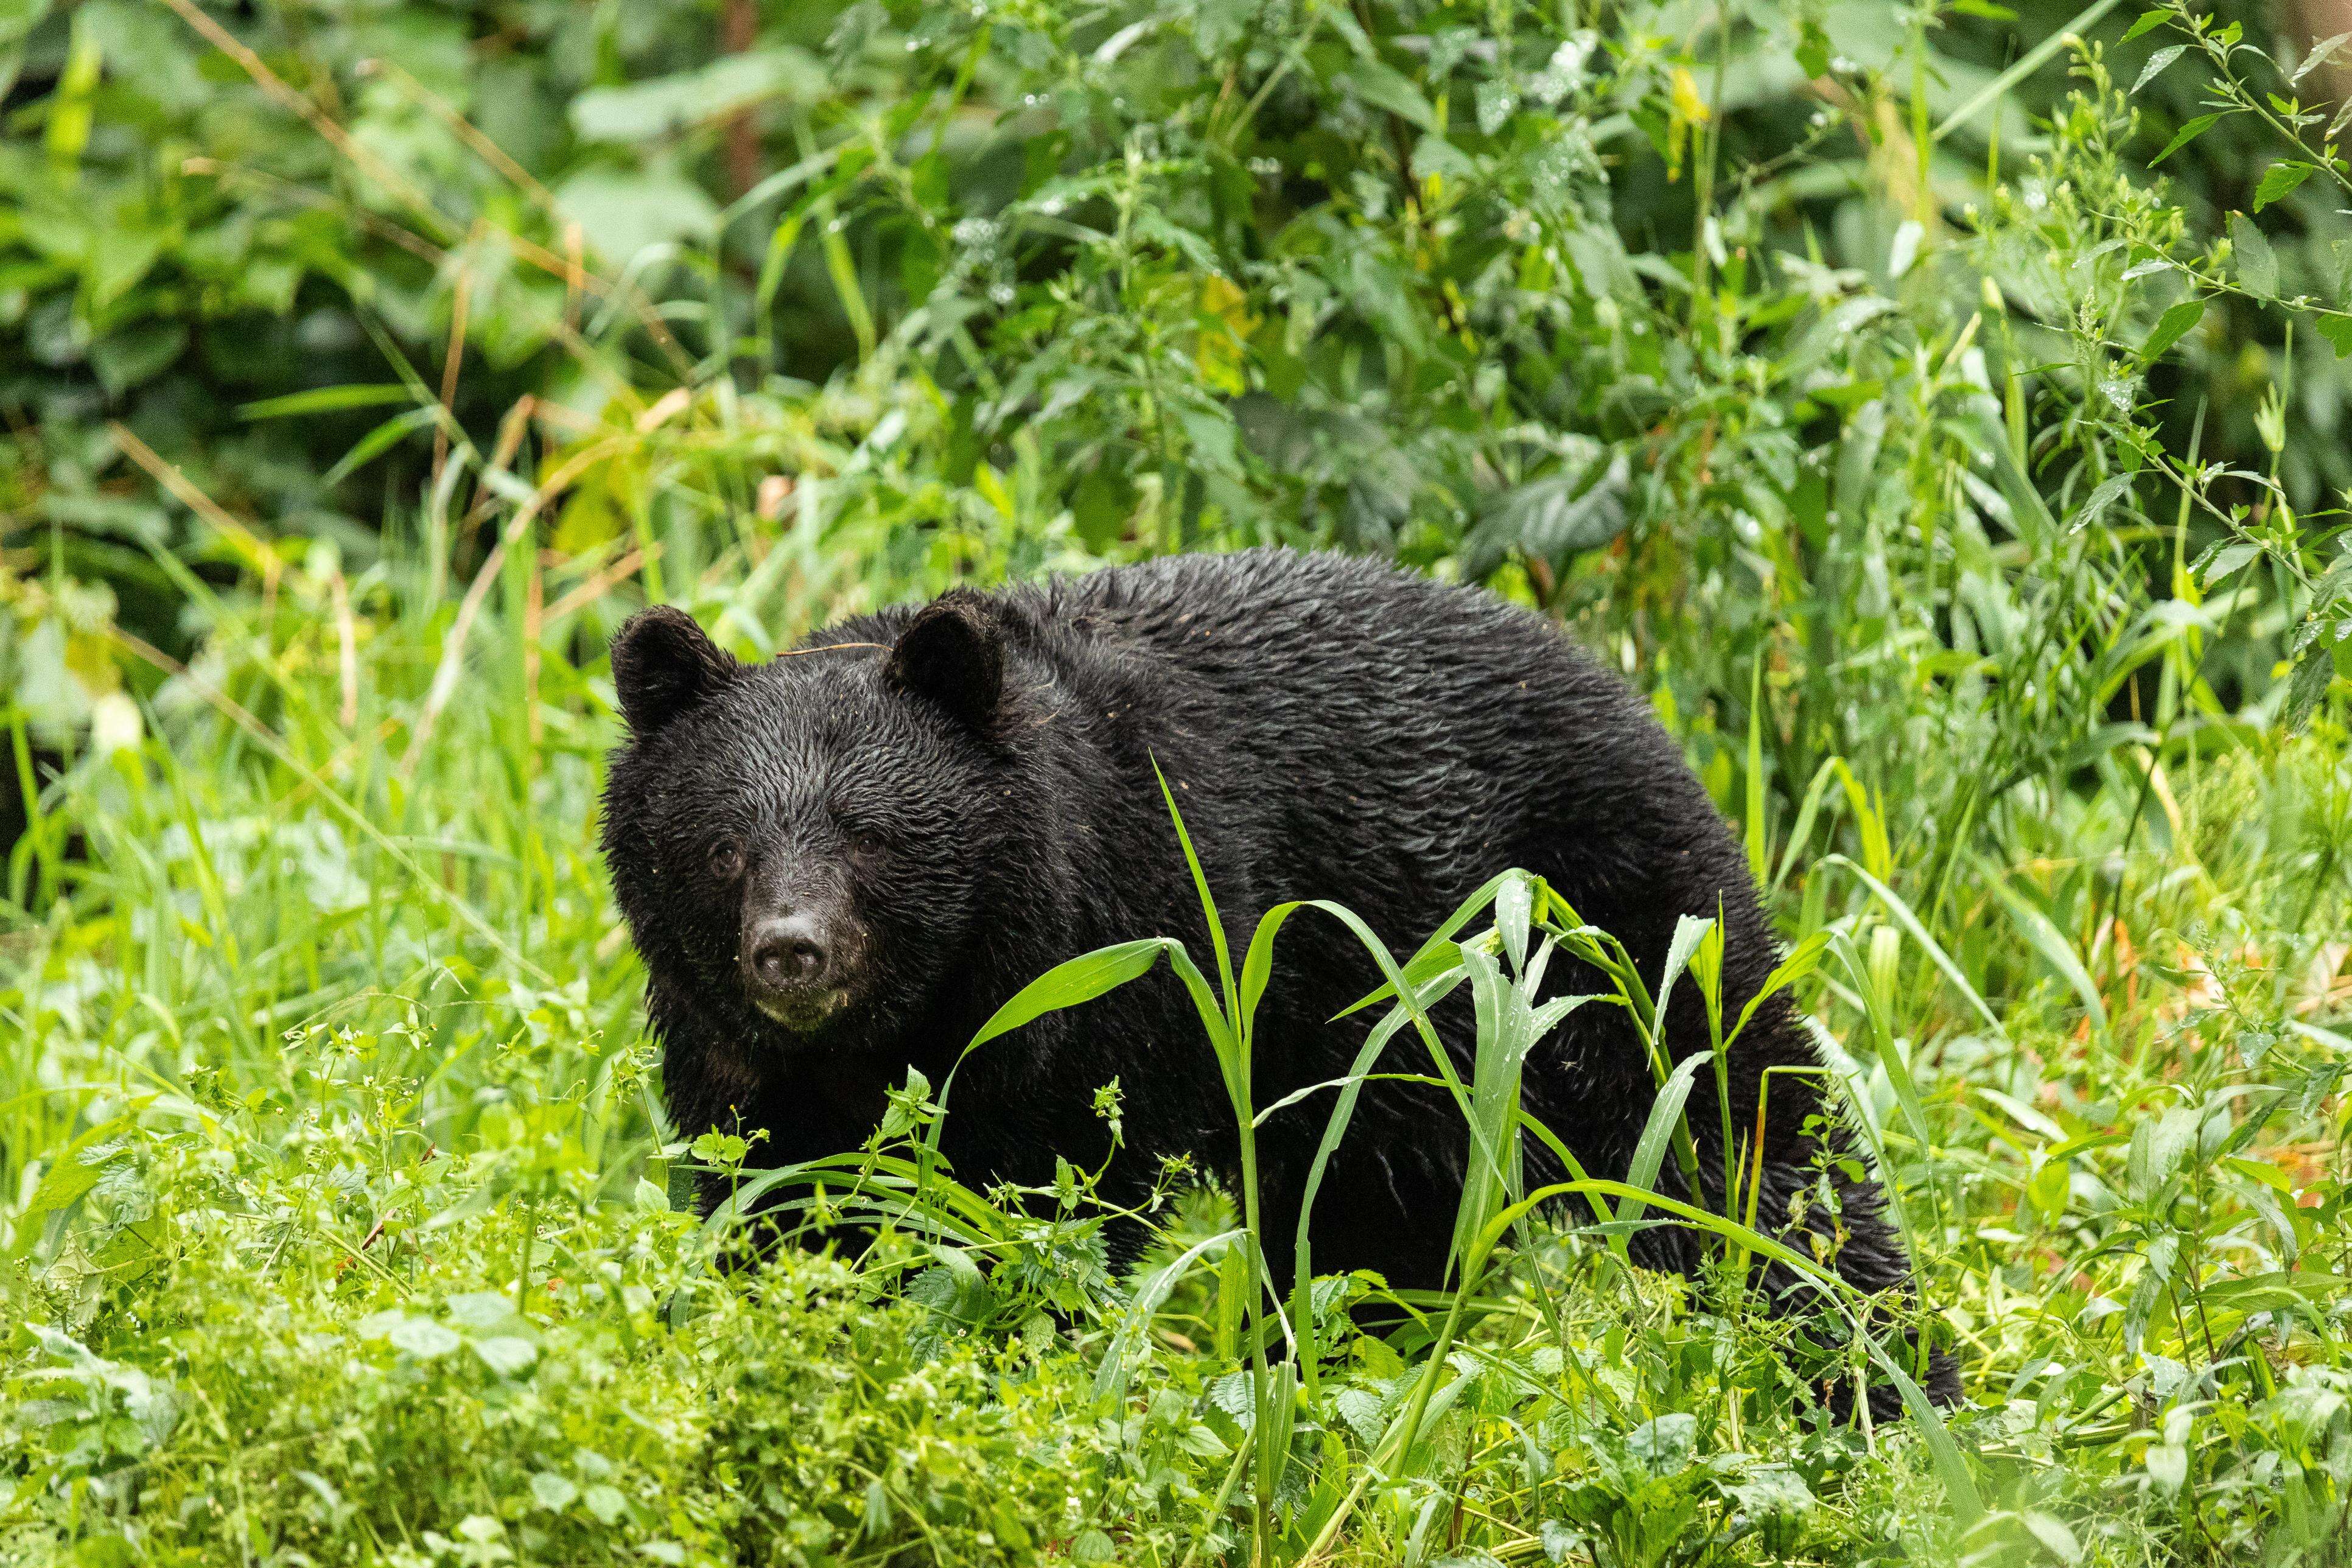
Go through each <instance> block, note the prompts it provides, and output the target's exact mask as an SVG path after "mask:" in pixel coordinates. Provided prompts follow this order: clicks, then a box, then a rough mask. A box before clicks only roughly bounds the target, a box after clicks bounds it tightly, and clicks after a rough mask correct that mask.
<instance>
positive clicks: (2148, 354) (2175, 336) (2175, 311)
mask: <svg viewBox="0 0 2352 1568" xmlns="http://www.w3.org/2000/svg"><path fill="white" fill-rule="evenodd" d="M2204 317H2205V301H2204V300H2181V301H2180V302H2179V303H2178V304H2176V305H2172V306H2170V307H2168V308H2167V309H2166V310H2165V312H2164V314H2163V315H2161V316H2158V318H2157V319H2156V330H2155V331H2151V332H2149V333H2148V334H2147V342H2146V343H2145V344H2144V345H2142V346H2141V348H2140V351H2139V357H2140V358H2141V359H2143V360H2152V359H2154V358H2156V357H2157V356H2158V354H2160V353H2164V351H2165V350H2167V349H2168V348H2170V347H2171V346H2172V345H2173V344H2175V343H2177V342H2179V341H2180V340H2181V339H2182V338H2183V337H2186V336H2187V335H2188V333H2189V328H2191V327H2193V326H2195V325H2196V324H2197V323H2198V322H2199V321H2202V320H2203V319H2204Z"/></svg>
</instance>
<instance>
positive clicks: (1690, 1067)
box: [1617, 916, 1715, 1226]
mask: <svg viewBox="0 0 2352 1568" xmlns="http://www.w3.org/2000/svg"><path fill="white" fill-rule="evenodd" d="M1687 918H1688V917H1687V916H1685V919H1687ZM1714 1059H1715V1053H1714V1052H1712V1051H1701V1052H1699V1053H1698V1054H1697V1055H1696V1056H1691V1057H1685V1058H1683V1060H1682V1062H1681V1063H1680V1064H1679V1065H1678V1066H1677V1067H1675V1070H1674V1071H1673V1072H1672V1073H1671V1074H1669V1075H1668V1076H1667V1079H1666V1083H1665V1087H1664V1089H1660V1090H1658V1097H1657V1098H1656V1099H1655V1100H1652V1101H1651V1102H1650V1118H1649V1120H1648V1121H1645V1122H1643V1124H1642V1136H1641V1139H1640V1141H1639V1142H1636V1143H1635V1144H1634V1145H1633V1165H1632V1166H1631V1167H1630V1168H1629V1169H1628V1170H1627V1171H1626V1173H1625V1185H1626V1186H1627V1187H1629V1188H1631V1189H1633V1194H1634V1195H1631V1196H1628V1197H1627V1198H1626V1199H1625V1201H1624V1202H1623V1203H1622V1204H1621V1205H1618V1209H1617V1219H1618V1223H1619V1224H1620V1225H1623V1226H1631V1225H1632V1224H1633V1222H1634V1221H1636V1220H1638V1219H1640V1218H1641V1217H1642V1210H1643V1207H1645V1206H1646V1205H1645V1201H1644V1194H1650V1193H1653V1192H1654V1191H1655V1189H1656V1186H1657V1181H1658V1167H1659V1166H1660V1165H1662V1164H1664V1163H1665V1156H1666V1144H1667V1143H1668V1142H1671V1141H1672V1140H1673V1138H1674V1135H1675V1128H1676V1127H1677V1126H1679V1125H1681V1122H1682V1119H1683V1106H1684V1104H1685V1101H1687V1100H1689V1099H1690V1091H1691V1079H1693V1078H1694V1077H1695V1076H1696V1074H1697V1072H1698V1069H1699V1068H1702V1067H1704V1066H1705V1065H1706V1064H1707V1063H1708V1062H1710V1061H1713V1060H1714Z"/></svg>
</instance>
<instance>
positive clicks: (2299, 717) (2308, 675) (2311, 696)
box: [2284, 642, 2336, 734]
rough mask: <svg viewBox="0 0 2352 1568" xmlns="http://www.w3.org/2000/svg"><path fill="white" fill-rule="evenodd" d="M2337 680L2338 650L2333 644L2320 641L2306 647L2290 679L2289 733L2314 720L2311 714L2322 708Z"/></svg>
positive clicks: (2288, 693)
mask: <svg viewBox="0 0 2352 1568" xmlns="http://www.w3.org/2000/svg"><path fill="white" fill-rule="evenodd" d="M2335 679H2336V653H2335V649H2334V648H2333V647H2331V646H2330V645H2328V644H2327V643H2326V642H2319V643H2315V644H2313V645H2312V646H2311V647H2307V648H2305V649H2304V651H2303V657H2302V658H2298V659H2296V660H2295V661H2294V675H2292V676H2291V677H2289V678H2288V682H2287V690H2286V713H2285V717H2284V722H2285V724H2286V729H2287V732H2288V733H2289V734H2294V732H2296V731H2300V730H2301V729H2302V728H2303V727H2304V726H2305V724H2308V723H2310V722H2311V716H2312V715H2313V714H2314V713H2316V712H2317V711H2319V704H2320V702H2321V700H2323V699H2325V698H2326V695H2327V688H2328V685H2329V683H2330V682H2332V681H2334V680H2335Z"/></svg>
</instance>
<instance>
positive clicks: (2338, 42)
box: [2286, 32, 2352, 87]
mask: <svg viewBox="0 0 2352 1568" xmlns="http://www.w3.org/2000/svg"><path fill="white" fill-rule="evenodd" d="M2347 40H2352V32H2346V33H2337V34H2336V35H2335V36H2334V37H2326V38H2322V39H2320V40H2319V42H2317V43H2315V44H2314V45H2312V46H2311V52H2310V53H2309V54H2307V55H2305V56H2304V57H2303V63H2302V64H2301V65H2299V66H2297V67H2295V68H2294V74H2293V75H2291V76H2289V77H2288V78H2287V79H2286V80H2287V85H2288V86H2289V87H2294V86H2297V85H2299V84H2300V83H2301V82H2302V80H2303V79H2304V78H2305V77H2306V76H2309V75H2310V74H2311V73H2312V72H2313V71H2315V70H2316V69H2317V68H2319V67H2320V65H2321V64H2322V63H2324V62H2325V61H2326V58H2327V57H2328V56H2330V55H2332V54H2334V53H2335V52H2336V50H2338V49H2340V48H2342V47H2344V45H2345V43H2346V41H2347Z"/></svg>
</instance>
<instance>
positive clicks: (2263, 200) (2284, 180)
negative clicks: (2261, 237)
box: [2254, 158, 2316, 212]
mask: <svg viewBox="0 0 2352 1568" xmlns="http://www.w3.org/2000/svg"><path fill="white" fill-rule="evenodd" d="M2315 173H2316V171H2315V170H2314V169H2313V168H2312V166H2311V165H2310V164H2308V163H2299V162H2297V161H2296V160H2294V159H2293V158H2282V159H2280V160H2279V161H2278V162H2277V163H2273V164H2272V165H2271V166H2270V167H2269V168H2268V169H2266V170H2264V171H2263V181H2262V184H2259V185H2256V186H2255V187H2254V210H2255V211H2256V212H2260V211H2262V210H2263V208H2264V207H2266V206H2268V205H2271V204H2272V203H2273V202H2275V201H2279V200H2282V199H2283V198H2284V197H2285V196H2286V195H2288V194H2289V193H2291V192H2292V191H2294V188H2295V187H2296V186H2297V185H2300V184H2303V183H2304V181H2305V180H2307V179H2309V178H2311V176H2312V175H2313V174H2315Z"/></svg>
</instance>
